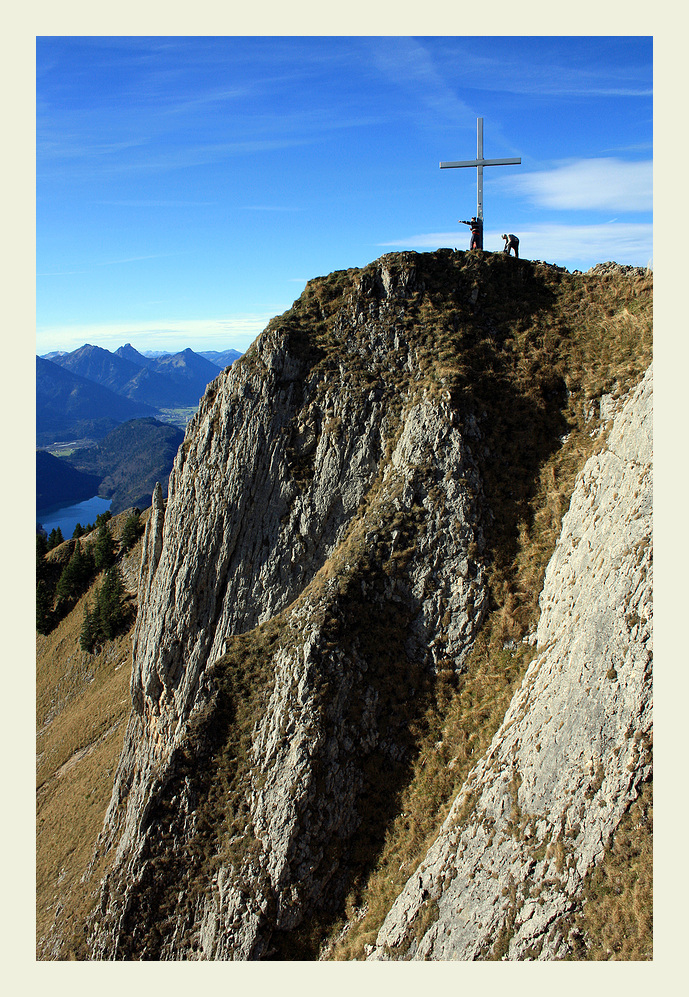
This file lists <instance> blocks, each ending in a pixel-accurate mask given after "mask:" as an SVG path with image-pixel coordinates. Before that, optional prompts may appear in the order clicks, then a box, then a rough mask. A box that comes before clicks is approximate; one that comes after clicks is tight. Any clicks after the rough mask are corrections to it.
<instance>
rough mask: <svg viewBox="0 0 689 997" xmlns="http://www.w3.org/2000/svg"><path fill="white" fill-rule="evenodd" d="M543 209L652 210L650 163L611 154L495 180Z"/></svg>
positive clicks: (651, 164) (651, 170)
mask: <svg viewBox="0 0 689 997" xmlns="http://www.w3.org/2000/svg"><path fill="white" fill-rule="evenodd" d="M498 182H499V183H500V184H501V185H502V187H503V188H505V189H508V190H509V191H510V192H512V193H514V194H523V195H525V196H526V197H527V198H529V200H530V201H531V202H532V203H533V204H535V205H537V206H538V207H542V208H552V209H555V210H559V211H571V210H574V211H583V210H589V211H595V210H598V211H652V210H653V162H652V161H651V160H644V161H643V162H632V163H630V162H625V161H624V160H622V159H616V158H613V157H609V158H604V159H579V160H575V161H572V162H566V163H562V164H560V165H558V166H556V167H555V168H554V169H552V170H543V171H539V172H535V173H520V174H515V175H514V176H509V177H502V178H500V179H499V181H498Z"/></svg>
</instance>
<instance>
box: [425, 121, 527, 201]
mask: <svg viewBox="0 0 689 997" xmlns="http://www.w3.org/2000/svg"><path fill="white" fill-rule="evenodd" d="M457 166H475V167H476V217H477V218H480V219H481V221H483V167H484V166H521V156H520V157H519V158H518V159H484V158H483V118H477V119H476V159H465V160H463V161H462V162H460V163H441V164H440V169H441V170H449V169H455V167H457Z"/></svg>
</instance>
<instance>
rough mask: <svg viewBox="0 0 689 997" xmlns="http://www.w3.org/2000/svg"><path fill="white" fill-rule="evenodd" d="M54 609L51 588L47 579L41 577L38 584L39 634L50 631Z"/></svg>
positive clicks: (37, 625) (37, 623)
mask: <svg viewBox="0 0 689 997" xmlns="http://www.w3.org/2000/svg"><path fill="white" fill-rule="evenodd" d="M52 609H53V600H52V598H51V596H50V590H49V589H48V585H47V583H46V582H45V580H44V579H43V578H40V579H39V580H38V583H37V585H36V630H38V632H39V634H47V633H50V624H51V619H52Z"/></svg>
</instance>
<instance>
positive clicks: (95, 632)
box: [79, 564, 126, 652]
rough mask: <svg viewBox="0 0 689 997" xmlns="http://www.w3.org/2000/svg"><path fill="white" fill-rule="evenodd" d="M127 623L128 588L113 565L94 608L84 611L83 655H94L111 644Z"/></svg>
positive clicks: (100, 588) (87, 605)
mask: <svg viewBox="0 0 689 997" xmlns="http://www.w3.org/2000/svg"><path fill="white" fill-rule="evenodd" d="M125 621H126V609H125V604H124V584H123V582H122V575H121V574H120V569H119V568H118V566H117V565H116V564H112V565H111V566H110V567H109V568H108V570H107V571H106V572H105V577H104V578H103V581H102V582H101V584H100V586H99V587H98V589H96V596H95V603H94V605H93V607H91V605H90V604H89V603H88V602H87V603H86V606H85V607H84V622H83V623H82V626H81V634H80V636H79V645H80V647H81V649H82V650H83V651H89V652H90V651H93V650H94V648H96V647H100V646H101V645H102V644H104V643H105V641H107V640H112V638H113V637H115V636H117V634H118V633H119V631H120V630H121V629H122V627H123V625H124V623H125Z"/></svg>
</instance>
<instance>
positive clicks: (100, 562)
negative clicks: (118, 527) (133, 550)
mask: <svg viewBox="0 0 689 997" xmlns="http://www.w3.org/2000/svg"><path fill="white" fill-rule="evenodd" d="M93 560H94V563H95V565H96V568H97V569H98V570H100V569H101V568H109V567H110V565H111V564H114V563H115V542H114V540H113V539H112V535H111V533H110V530H109V529H108V527H107V526H106V525H105V523H104V522H101V524H100V526H99V528H98V536H97V537H96V546H95V548H94V552H93Z"/></svg>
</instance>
